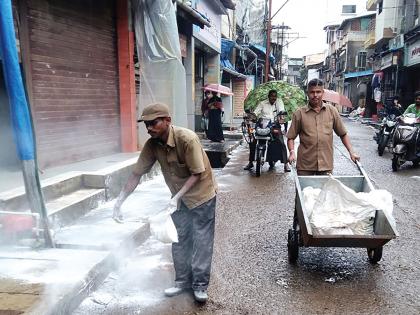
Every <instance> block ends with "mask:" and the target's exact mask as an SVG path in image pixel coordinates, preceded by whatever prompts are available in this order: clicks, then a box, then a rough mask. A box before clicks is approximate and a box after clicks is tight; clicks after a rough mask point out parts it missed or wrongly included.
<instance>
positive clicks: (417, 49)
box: [404, 38, 420, 67]
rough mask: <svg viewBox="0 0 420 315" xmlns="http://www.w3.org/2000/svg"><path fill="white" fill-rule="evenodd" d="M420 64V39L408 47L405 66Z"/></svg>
mask: <svg viewBox="0 0 420 315" xmlns="http://www.w3.org/2000/svg"><path fill="white" fill-rule="evenodd" d="M417 64H420V38H419V39H417V41H415V42H414V43H411V44H409V45H407V46H406V52H405V63H404V65H405V66H407V67H409V66H414V65H417Z"/></svg>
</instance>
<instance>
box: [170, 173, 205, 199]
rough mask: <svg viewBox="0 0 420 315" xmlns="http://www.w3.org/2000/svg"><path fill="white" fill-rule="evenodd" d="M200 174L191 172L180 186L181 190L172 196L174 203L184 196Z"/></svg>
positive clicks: (198, 178)
mask: <svg viewBox="0 0 420 315" xmlns="http://www.w3.org/2000/svg"><path fill="white" fill-rule="evenodd" d="M200 175H201V174H191V176H190V177H189V178H188V179H187V181H186V182H185V184H184V186H182V188H181V190H180V191H178V193H177V194H176V195H175V196H174V197H173V198H172V200H173V201H174V202H176V203H178V201H179V200H180V199H181V198H182V196H184V195H185V194H186V193H187V192H188V191H189V190H190V189H191V188H192V187H193V186H194V185H195V184H196V183H197V182H198V181H199V180H200Z"/></svg>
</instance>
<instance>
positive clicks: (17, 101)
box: [0, 0, 35, 160]
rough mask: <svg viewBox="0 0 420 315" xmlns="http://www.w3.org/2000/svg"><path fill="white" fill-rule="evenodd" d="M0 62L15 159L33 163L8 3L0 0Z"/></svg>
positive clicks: (28, 124) (10, 10) (24, 96)
mask: <svg viewBox="0 0 420 315" xmlns="http://www.w3.org/2000/svg"><path fill="white" fill-rule="evenodd" d="M0 58H1V62H2V63H3V73H4V80H5V83H6V90H7V94H8V95H9V103H10V113H11V119H12V126H13V131H14V134H15V141H16V147H17V150H18V156H19V158H20V159H21V160H33V159H34V157H35V152H34V151H35V145H34V137H33V133H32V125H31V118H30V115H29V109H28V102H27V99H26V94H25V88H24V86H23V80H22V73H21V71H20V66H19V59H18V52H17V49H16V37H15V29H14V25H13V13H12V4H11V0H0Z"/></svg>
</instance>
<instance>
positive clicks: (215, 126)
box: [207, 92, 225, 142]
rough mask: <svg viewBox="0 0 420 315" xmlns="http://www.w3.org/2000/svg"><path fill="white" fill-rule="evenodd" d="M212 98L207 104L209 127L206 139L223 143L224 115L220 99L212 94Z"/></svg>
mask: <svg viewBox="0 0 420 315" xmlns="http://www.w3.org/2000/svg"><path fill="white" fill-rule="evenodd" d="M212 93H213V96H212V97H211V98H210V100H209V101H208V103H207V107H208V118H209V125H208V130H207V138H208V139H209V140H211V141H212V142H224V141H225V138H224V136H223V127H222V117H223V115H224V111H223V103H222V99H221V98H220V97H219V96H217V94H216V93H215V92H212Z"/></svg>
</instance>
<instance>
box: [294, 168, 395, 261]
mask: <svg viewBox="0 0 420 315" xmlns="http://www.w3.org/2000/svg"><path fill="white" fill-rule="evenodd" d="M356 164H357V166H358V168H359V170H360V173H361V174H360V175H356V176H334V178H336V179H338V180H339V181H341V182H342V183H343V184H344V185H346V186H347V187H349V188H351V189H353V190H354V191H355V192H370V191H371V190H374V189H375V188H374V187H373V185H372V183H371V181H370V179H369V177H368V176H367V174H366V172H365V170H364V169H363V168H362V166H361V164H360V163H359V162H357V163H356ZM292 171H293V174H294V178H295V184H296V204H295V214H294V218H293V228H292V229H289V232H288V239H287V249H288V256H289V262H290V263H296V261H297V259H298V257H299V247H302V246H304V247H361V248H367V254H368V257H369V261H370V262H371V263H373V264H376V263H377V262H378V261H380V260H381V258H382V248H383V246H384V245H385V244H386V243H388V242H389V241H390V240H391V239H394V238H395V237H397V232H396V231H395V230H394V228H393V226H392V225H391V224H390V218H389V217H388V215H387V213H385V212H384V211H379V210H377V211H376V214H375V219H374V223H373V231H374V234H373V235H314V234H313V232H312V228H311V224H310V223H309V218H308V217H307V215H306V213H307V212H306V211H305V204H304V202H303V200H304V199H303V193H302V190H303V189H304V188H305V187H307V186H312V187H313V188H322V186H323V185H324V183H325V182H326V181H327V180H328V178H329V177H328V176H298V175H297V172H296V170H295V169H294V167H293V168H292Z"/></svg>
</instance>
